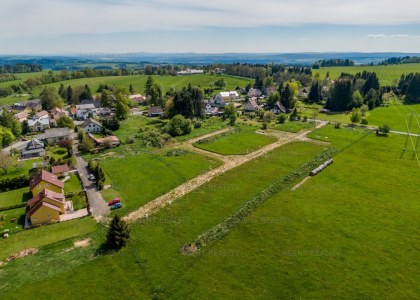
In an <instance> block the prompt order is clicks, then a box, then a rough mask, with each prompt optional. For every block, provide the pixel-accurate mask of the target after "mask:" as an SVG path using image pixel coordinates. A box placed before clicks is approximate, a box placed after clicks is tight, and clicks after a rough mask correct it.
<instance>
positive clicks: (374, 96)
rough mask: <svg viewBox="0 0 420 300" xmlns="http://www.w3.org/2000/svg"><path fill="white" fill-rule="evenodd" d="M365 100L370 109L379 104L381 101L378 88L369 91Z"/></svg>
mask: <svg viewBox="0 0 420 300" xmlns="http://www.w3.org/2000/svg"><path fill="white" fill-rule="evenodd" d="M364 102H365V103H366V104H367V106H368V107H369V109H371V110H372V109H374V108H375V107H376V106H378V105H379V104H380V103H379V102H380V101H379V95H378V92H377V90H375V89H373V88H372V89H370V90H369V92H368V93H367V94H366V95H365V98H364Z"/></svg>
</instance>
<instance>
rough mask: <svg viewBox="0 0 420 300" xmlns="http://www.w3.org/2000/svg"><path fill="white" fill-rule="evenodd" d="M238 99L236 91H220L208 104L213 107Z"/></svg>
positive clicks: (222, 105)
mask: <svg viewBox="0 0 420 300" xmlns="http://www.w3.org/2000/svg"><path fill="white" fill-rule="evenodd" d="M237 100H239V94H238V92H237V91H228V92H220V93H218V94H217V95H216V96H215V97H214V98H213V101H211V102H210V104H211V105H212V106H213V107H224V106H225V105H226V102H228V101H237Z"/></svg>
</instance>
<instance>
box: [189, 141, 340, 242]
mask: <svg viewBox="0 0 420 300" xmlns="http://www.w3.org/2000/svg"><path fill="white" fill-rule="evenodd" d="M336 152H337V150H336V149H334V148H329V149H327V150H325V151H323V152H322V153H321V154H319V155H317V156H316V157H314V158H313V159H312V160H311V161H309V162H307V163H305V164H303V165H302V166H300V167H299V168H297V169H295V170H294V171H293V172H292V173H290V174H288V175H286V176H285V177H283V178H282V179H280V180H278V181H276V182H274V183H273V184H271V185H270V186H268V187H267V188H266V189H264V190H263V191H261V192H259V193H258V194H256V195H255V196H254V197H253V198H252V199H251V200H249V201H248V202H246V203H245V205H244V206H242V207H241V208H240V209H239V210H237V211H236V212H235V213H234V214H233V215H231V216H229V217H228V218H226V219H225V220H224V221H223V222H222V223H219V224H217V225H216V226H214V227H212V228H211V229H210V230H208V231H207V232H205V233H203V234H202V235H200V236H199V237H198V238H197V239H196V240H195V242H194V244H195V246H196V247H197V248H201V247H204V246H205V245H207V244H209V243H211V242H213V241H216V240H219V239H221V238H223V237H224V236H226V235H227V234H228V233H229V231H230V230H232V229H233V228H234V227H235V226H236V225H237V224H239V223H240V222H241V221H242V220H244V219H245V218H246V217H247V216H248V215H250V214H251V213H252V212H253V211H254V210H255V209H256V208H258V207H259V206H260V205H261V204H262V203H263V202H265V201H266V200H267V199H268V198H270V197H272V196H273V195H275V194H277V193H278V192H280V191H281V190H284V189H286V188H288V187H291V185H292V184H293V183H294V182H295V181H296V180H297V179H299V178H300V177H302V176H303V175H305V174H308V173H309V172H310V171H311V170H312V169H313V168H315V167H317V166H319V165H320V164H321V163H323V162H324V161H326V160H328V159H330V158H331V157H332V156H333V155H334V154H335V153H336Z"/></svg>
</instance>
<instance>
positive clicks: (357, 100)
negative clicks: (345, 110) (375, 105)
mask: <svg viewBox="0 0 420 300" xmlns="http://www.w3.org/2000/svg"><path fill="white" fill-rule="evenodd" d="M362 104H363V97H362V95H361V94H360V92H359V91H358V90H356V91H354V93H353V96H352V106H353V107H360V106H361V105H362Z"/></svg>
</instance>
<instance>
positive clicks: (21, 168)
mask: <svg viewBox="0 0 420 300" xmlns="http://www.w3.org/2000/svg"><path fill="white" fill-rule="evenodd" d="M14 159H15V161H16V164H17V165H16V167H12V168H10V169H9V170H8V172H7V173H4V172H3V170H1V171H0V180H3V179H6V178H14V177H19V176H23V175H27V174H28V173H29V171H30V170H31V169H32V165H33V164H34V163H39V162H42V158H36V159H30V160H24V161H20V162H18V161H17V159H18V157H17V156H14Z"/></svg>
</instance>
